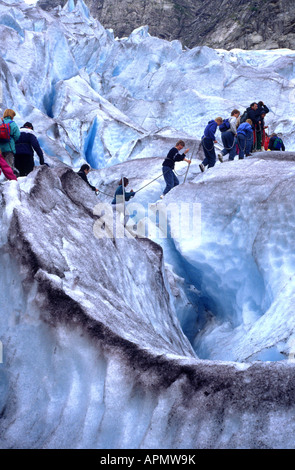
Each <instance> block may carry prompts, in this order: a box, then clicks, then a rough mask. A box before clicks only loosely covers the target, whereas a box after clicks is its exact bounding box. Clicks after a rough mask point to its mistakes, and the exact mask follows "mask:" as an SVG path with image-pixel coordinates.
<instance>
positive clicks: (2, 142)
mask: <svg viewBox="0 0 295 470" xmlns="http://www.w3.org/2000/svg"><path fill="white" fill-rule="evenodd" d="M15 115H16V113H15V111H14V110H13V109H6V110H5V111H4V113H3V118H2V119H1V120H0V173H1V170H2V171H3V174H4V176H5V177H6V178H7V179H9V180H17V178H18V177H19V176H27V175H28V174H29V173H30V172H31V171H32V170H33V168H34V151H35V152H36V153H37V155H38V157H39V160H40V164H41V165H43V164H44V163H45V162H44V155H43V152H42V149H41V147H40V144H39V141H38V139H37V137H36V135H35V134H34V127H33V124H32V123H30V122H26V123H25V124H24V125H23V126H22V127H21V128H19V127H18V125H17V124H16V122H15V121H14V117H15Z"/></svg>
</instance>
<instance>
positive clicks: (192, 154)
mask: <svg viewBox="0 0 295 470" xmlns="http://www.w3.org/2000/svg"><path fill="white" fill-rule="evenodd" d="M196 145H197V143H195V145H194V148H193V151H192V158H191V161H192V159H193V155H194V151H195V148H196ZM190 164H191V163H188V165H187V169H186V173H185V177H184V180H183V183H182V184H184V183H185V180H186V177H187V174H188V170H189V167H190Z"/></svg>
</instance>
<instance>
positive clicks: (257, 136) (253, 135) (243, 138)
mask: <svg viewBox="0 0 295 470" xmlns="http://www.w3.org/2000/svg"><path fill="white" fill-rule="evenodd" d="M268 112H269V108H268V107H267V106H266V105H265V104H264V103H263V102H262V101H259V102H258V103H256V102H254V103H252V104H251V105H250V106H249V107H248V108H247V109H246V111H245V112H244V113H243V115H242V116H240V111H239V110H238V109H233V111H232V112H231V115H230V117H229V118H228V119H225V120H223V119H222V118H221V117H217V118H216V119H212V120H211V121H209V122H208V124H207V126H206V128H205V131H204V135H203V137H202V147H203V150H204V154H205V158H204V160H203V161H202V163H200V165H199V167H200V170H201V171H202V172H204V171H205V168H206V166H208V168H211V167H213V166H214V165H215V163H216V152H215V147H214V144H215V143H217V140H216V138H215V133H216V130H217V127H218V128H219V130H220V132H221V140H222V144H223V149H222V150H221V152H219V153H218V159H219V161H220V162H221V163H222V162H223V157H224V156H225V155H227V154H229V158H228V159H229V160H234V158H235V156H236V155H238V158H239V159H244V157H245V156H246V157H248V156H249V155H251V153H252V152H253V151H255V150H256V151H259V150H261V149H262V147H263V148H264V149H265V150H283V151H284V150H285V145H284V143H283V141H282V139H281V138H280V137H279V136H278V135H277V134H275V133H273V134H272V135H271V136H270V138H268V135H267V134H266V131H265V129H267V128H268V126H266V125H265V121H264V119H265V116H266V114H267V113H268Z"/></svg>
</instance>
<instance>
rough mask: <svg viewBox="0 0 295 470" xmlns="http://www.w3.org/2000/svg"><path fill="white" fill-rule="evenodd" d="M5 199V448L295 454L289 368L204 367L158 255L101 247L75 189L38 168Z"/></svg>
mask: <svg viewBox="0 0 295 470" xmlns="http://www.w3.org/2000/svg"><path fill="white" fill-rule="evenodd" d="M191 184H192V183H189V184H188V187H189V188H190V186H191ZM1 196H2V204H1V221H2V230H1V249H0V257H1V278H2V282H1V291H0V301H1V317H0V337H1V339H2V342H3V347H4V356H3V364H1V366H0V374H1V382H0V383H1V387H0V407H1V409H0V412H1V425H0V426H1V433H0V435H1V439H0V446H1V448H18V449H20V448H30V449H36V448H38V449H40V448H41V449H46V448H84V449H85V448H98V449H126V448H131V449H133V448H144V449H160V448H165V449H185V448H269V447H271V448H282V447H284V448H293V446H294V442H293V433H294V420H293V418H292V416H293V414H294V411H295V410H294V405H293V404H294V389H295V387H294V364H293V363H292V361H281V362H277V363H259V362H257V363H253V364H248V365H246V364H244V365H243V364H239V363H230V362H220V361H204V360H202V361H200V360H199V359H198V358H196V357H195V355H194V353H193V351H192V348H191V346H190V345H189V343H188V340H187V339H186V338H185V337H184V335H183V333H182V331H181V328H180V326H179V323H178V321H177V319H176V316H175V312H174V309H173V306H172V303H170V300H169V295H168V291H169V286H168V282H167V279H166V276H165V273H164V269H163V259H162V250H161V249H160V247H159V246H158V245H155V244H154V243H153V242H152V241H150V240H147V239H134V238H133V237H130V236H128V238H123V239H111V238H101V239H97V238H96V236H94V232H93V226H94V223H95V222H96V221H98V220H99V219H100V217H98V215H95V214H94V213H95V212H96V210H93V208H94V207H95V206H96V204H97V199H95V198H96V196H94V195H93V193H92V191H91V190H90V189H89V188H88V187H87V185H86V184H85V183H84V182H83V181H82V180H81V179H80V177H79V176H77V175H76V174H75V173H74V172H72V170H69V169H68V168H66V167H62V166H58V167H57V168H47V167H42V168H40V169H38V170H36V171H34V172H33V173H32V174H31V175H30V176H29V177H27V178H26V179H25V180H24V181H19V182H12V183H6V184H5V185H4V186H2V188H1ZM96 214H97V213H96ZM107 228H109V227H107ZM167 289H168V290H167ZM151 294H152V295H151Z"/></svg>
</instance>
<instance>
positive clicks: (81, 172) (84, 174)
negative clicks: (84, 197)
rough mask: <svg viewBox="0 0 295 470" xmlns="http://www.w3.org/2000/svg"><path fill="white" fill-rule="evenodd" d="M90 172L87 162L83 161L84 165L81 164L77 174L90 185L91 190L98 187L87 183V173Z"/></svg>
mask: <svg viewBox="0 0 295 470" xmlns="http://www.w3.org/2000/svg"><path fill="white" fill-rule="evenodd" d="M89 172H90V166H89V165H87V163H84V165H82V166H81V168H80V170H79V171H78V175H79V176H81V178H82V179H83V180H84V181H85V183H87V184H88V186H90V188H91V189H92V191H98V189H97V188H96V187H95V186H92V184H90V183H89V181H88V178H87V175H88V173H89Z"/></svg>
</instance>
